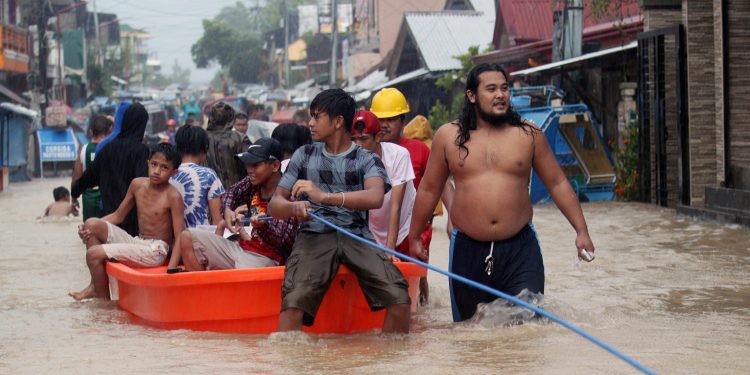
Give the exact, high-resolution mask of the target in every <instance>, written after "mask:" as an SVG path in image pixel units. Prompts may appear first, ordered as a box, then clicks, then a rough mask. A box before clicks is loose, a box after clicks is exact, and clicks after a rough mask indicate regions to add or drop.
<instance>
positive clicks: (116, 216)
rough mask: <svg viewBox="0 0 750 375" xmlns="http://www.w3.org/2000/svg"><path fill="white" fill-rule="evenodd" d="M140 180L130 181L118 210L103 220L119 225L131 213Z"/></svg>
mask: <svg viewBox="0 0 750 375" xmlns="http://www.w3.org/2000/svg"><path fill="white" fill-rule="evenodd" d="M87 171H88V170H87ZM84 174H85V173H84ZM139 180H140V179H138V178H136V179H134V180H133V182H131V183H130V186H128V192H127V194H125V199H123V200H122V202H120V206H118V207H117V210H115V212H113V213H111V214H109V215H107V216H105V217H103V218H102V220H104V221H108V222H110V223H112V224H114V225H118V224H120V223H122V221H123V220H125V217H126V216H127V215H128V214H129V213H130V210H132V209H133V206H135V191H136V189H138V185H140V181H139ZM178 195H179V194H178ZM180 199H182V198H180Z"/></svg>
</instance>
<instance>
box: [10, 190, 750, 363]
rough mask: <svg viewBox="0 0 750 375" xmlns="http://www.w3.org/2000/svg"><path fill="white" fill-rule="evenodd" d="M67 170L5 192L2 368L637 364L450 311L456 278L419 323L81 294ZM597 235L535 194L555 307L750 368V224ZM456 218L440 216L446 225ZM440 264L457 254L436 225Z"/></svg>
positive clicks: (672, 220) (623, 215) (643, 215)
mask: <svg viewBox="0 0 750 375" xmlns="http://www.w3.org/2000/svg"><path fill="white" fill-rule="evenodd" d="M59 185H69V179H67V178H65V179H64V178H56V179H46V180H35V181H33V182H29V183H15V184H12V185H11V186H10V187H9V188H8V190H6V191H5V192H4V193H0V213H2V215H0V373H2V374H38V373H106V372H109V373H117V374H121V373H126V374H127V373H175V372H179V373H201V372H212V373H216V374H227V373H229V374H232V373H238V374H240V373H269V374H271V373H273V374H276V373H364V374H380V373H405V372H407V371H408V372H411V373H425V374H428V373H429V374H454V373H467V374H474V373H521V372H523V373H531V374H570V373H607V374H629V373H635V370H634V369H632V368H631V367H629V366H628V365H627V364H625V363H624V362H622V361H620V360H618V359H617V358H615V357H613V356H611V355H610V354H608V353H606V352H605V351H603V350H601V349H599V348H598V347H596V346H594V345H593V344H590V343H589V342H587V341H585V340H584V339H583V338H581V337H580V336H578V335H575V334H574V333H571V332H569V331H567V330H566V329H564V328H562V327H560V326H558V325H555V324H553V323H543V322H542V323H532V324H524V325H520V326H512V327H505V328H485V327H484V326H483V325H477V324H459V325H456V324H453V323H452V322H451V316H450V302H449V301H450V300H449V297H448V291H447V281H446V279H445V277H443V276H441V275H438V274H435V273H432V272H431V273H430V276H429V279H430V283H431V287H432V289H431V302H432V304H431V306H430V307H428V308H424V309H422V310H420V312H419V313H418V314H417V315H416V316H415V317H414V322H413V333H412V334H410V335H409V336H381V335H379V334H377V333H374V332H371V333H365V334H358V335H349V336H340V335H322V336H307V335H304V334H291V335H290V334H283V335H279V334H274V335H271V336H267V335H233V334H218V333H198V332H190V331H184V330H181V331H162V330H156V329H151V328H148V327H143V326H139V325H137V324H133V323H131V321H130V319H129V317H128V316H127V314H126V313H124V312H122V311H120V310H118V309H117V307H116V305H115V304H114V303H112V302H101V301H87V302H83V303H79V302H74V301H73V300H72V299H71V298H70V297H68V296H67V292H68V291H70V290H78V289H80V288H83V287H84V286H85V285H86V284H87V283H88V273H87V270H86V267H85V264H84V248H83V246H82V245H81V243H80V240H79V239H78V237H77V235H76V226H77V225H78V223H79V219H78V218H75V219H70V220H67V219H64V220H38V219H37V216H39V215H40V214H41V213H42V212H43V211H44V208H45V207H46V206H47V204H49V203H50V202H51V201H52V189H53V188H54V187H56V186H59ZM584 213H585V215H586V218H587V220H588V223H589V227H590V232H591V234H592V238H593V240H594V242H595V244H596V246H597V252H596V260H595V261H594V262H593V263H592V264H581V265H578V264H577V263H576V256H575V248H574V246H573V241H574V238H575V236H574V232H573V230H572V229H571V227H570V226H569V225H568V223H567V222H566V221H565V219H564V218H563V216H562V215H561V214H560V213H559V211H557V209H556V208H555V207H554V206H550V205H546V206H539V207H535V218H534V223H535V226H536V229H537V231H538V232H539V235H540V241H541V244H542V249H543V252H544V260H545V268H546V278H547V285H546V291H547V295H546V296H545V302H544V305H543V307H545V308H546V309H548V310H550V311H552V312H553V313H555V314H557V315H559V316H561V317H562V318H564V319H567V320H569V321H571V322H572V323H574V324H577V325H579V326H581V327H582V328H584V329H585V330H587V331H589V332H591V333H592V334H594V335H595V336H597V337H599V338H600V339H602V340H603V341H605V342H607V343H609V344H611V345H613V346H614V347H616V348H618V349H619V350H621V351H623V352H625V353H626V354H628V355H630V356H632V357H634V358H635V359H637V360H639V361H640V362H642V363H643V364H645V365H646V366H648V367H650V368H652V369H653V370H655V371H657V372H659V373H704V374H709V373H712V374H713V373H722V374H747V373H750V344H748V337H750V277H748V276H749V275H748V270H749V269H750V267H748V266H750V231H748V230H747V229H746V228H742V227H731V226H724V225H719V224H713V223H705V222H699V221H694V220H692V219H689V218H684V217H679V216H676V214H675V213H674V210H670V209H662V208H659V207H656V206H652V205H643V204H624V203H616V202H608V203H596V204H586V205H584ZM441 225H442V226H443V227H444V220H442V221H441V220H437V224H436V227H437V228H440V227H441ZM433 241H434V242H433V246H432V251H431V253H432V260H431V261H432V263H433V264H435V265H437V266H439V267H442V268H446V267H447V253H448V241H447V238H446V236H445V233H444V230H436V232H435V236H434V240H433Z"/></svg>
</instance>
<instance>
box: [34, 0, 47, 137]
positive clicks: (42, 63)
mask: <svg viewBox="0 0 750 375" xmlns="http://www.w3.org/2000/svg"><path fill="white" fill-rule="evenodd" d="M46 3H47V2H46V1H44V0H36V1H35V2H34V5H35V6H34V8H36V9H35V10H36V16H37V17H36V30H37V42H38V43H39V56H38V57H39V64H38V68H39V76H38V77H37V80H38V83H39V85H38V86H37V88H39V89H40V90H41V91H42V101H41V103H39V112H40V115H41V116H42V124H43V125H46V123H47V104H48V103H49V92H48V90H47V53H48V51H47V39H46V34H47V8H46V7H45V5H46Z"/></svg>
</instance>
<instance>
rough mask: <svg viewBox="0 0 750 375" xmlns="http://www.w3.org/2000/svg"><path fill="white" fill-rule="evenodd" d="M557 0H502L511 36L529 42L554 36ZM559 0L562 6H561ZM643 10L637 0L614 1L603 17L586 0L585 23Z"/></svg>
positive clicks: (501, 3)
mask: <svg viewBox="0 0 750 375" xmlns="http://www.w3.org/2000/svg"><path fill="white" fill-rule="evenodd" d="M554 1H555V0H501V1H500V2H499V3H500V13H501V14H502V18H503V21H504V23H505V31H506V32H507V33H508V37H509V38H510V39H511V40H514V41H516V43H520V44H523V43H529V42H533V41H537V40H545V39H550V38H551V37H552V29H553V25H552V12H553V5H554V4H555V3H554ZM560 3H561V2H560V1H557V4H558V6H561V4H560ZM640 14H642V10H641V8H640V6H639V5H638V2H637V0H623V1H622V2H620V3H617V4H614V2H613V4H612V5H610V9H609V10H608V11H607V13H606V14H604V15H603V16H602V18H601V19H596V18H595V17H594V16H593V15H592V14H591V4H590V1H588V0H585V1H584V7H583V27H584V28H586V27H591V26H594V25H598V24H601V23H607V22H610V21H616V20H618V19H621V18H627V17H630V16H635V15H640Z"/></svg>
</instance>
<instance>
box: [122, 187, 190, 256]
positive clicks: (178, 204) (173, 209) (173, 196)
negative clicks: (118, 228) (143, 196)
mask: <svg viewBox="0 0 750 375" xmlns="http://www.w3.org/2000/svg"><path fill="white" fill-rule="evenodd" d="M170 188H171V189H169V191H168V193H167V194H169V212H170V213H171V214H172V233H173V235H174V240H175V244H176V243H177V240H178V239H179V238H180V233H182V231H183V230H185V202H184V201H183V200H182V196H181V195H180V193H179V192H178V191H177V189H175V188H174V187H172V186H170ZM118 210H119V208H118ZM173 247H174V244H173Z"/></svg>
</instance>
